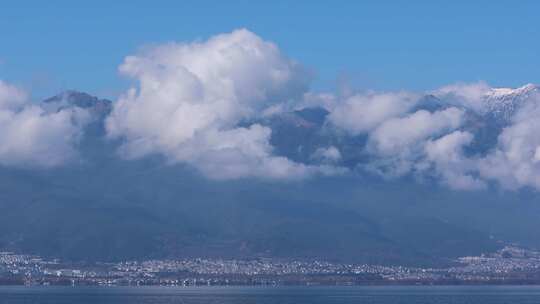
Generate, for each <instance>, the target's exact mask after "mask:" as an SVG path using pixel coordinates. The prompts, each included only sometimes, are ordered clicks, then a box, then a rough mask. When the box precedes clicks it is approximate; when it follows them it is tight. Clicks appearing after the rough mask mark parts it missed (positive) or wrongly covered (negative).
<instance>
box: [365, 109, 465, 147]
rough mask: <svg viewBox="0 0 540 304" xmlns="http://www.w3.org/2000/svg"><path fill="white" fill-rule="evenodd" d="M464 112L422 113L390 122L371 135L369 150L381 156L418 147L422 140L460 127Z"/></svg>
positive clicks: (451, 110)
mask: <svg viewBox="0 0 540 304" xmlns="http://www.w3.org/2000/svg"><path fill="white" fill-rule="evenodd" d="M463 114H464V112H463V111H462V110H460V109H457V108H448V109H445V110H442V111H437V112H433V113H430V112H428V111H425V110H420V111H417V112H415V113H412V114H410V115H408V116H405V117H401V118H392V119H388V120H387V121H385V122H384V123H382V124H381V125H380V126H379V127H377V128H376V129H375V130H373V132H371V133H370V135H369V142H368V149H370V150H371V151H373V152H375V153H377V154H379V155H395V154H398V153H403V152H404V151H407V150H410V149H414V148H416V147H417V143H418V142H419V141H422V140H425V139H427V138H429V137H431V136H436V135H440V134H442V133H444V132H447V131H451V130H454V129H456V128H458V127H459V126H460V125H461V124H462V122H463Z"/></svg>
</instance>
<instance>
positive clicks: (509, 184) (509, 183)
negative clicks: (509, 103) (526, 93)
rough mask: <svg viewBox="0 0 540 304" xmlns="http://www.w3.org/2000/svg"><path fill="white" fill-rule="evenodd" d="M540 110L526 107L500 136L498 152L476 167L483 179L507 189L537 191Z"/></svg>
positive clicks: (535, 105) (536, 106)
mask: <svg viewBox="0 0 540 304" xmlns="http://www.w3.org/2000/svg"><path fill="white" fill-rule="evenodd" d="M538 134H540V107H539V105H538V104H529V105H528V106H527V107H525V108H523V109H522V110H521V111H519V112H518V113H517V114H516V116H515V117H514V121H513V124H512V125H511V126H509V127H507V128H505V129H504V130H503V131H502V133H501V134H500V135H499V138H498V144H497V148H496V149H494V150H493V151H492V152H491V153H490V154H489V155H487V156H486V157H485V158H484V159H482V160H481V162H480V163H479V170H480V173H481V175H482V176H483V177H485V178H488V179H494V180H496V181H498V182H499V183H500V184H502V185H503V186H504V187H506V188H509V189H517V188H520V187H523V186H530V187H534V188H536V189H540V163H539V161H538V155H539V151H540V150H539V149H540V137H539V136H538Z"/></svg>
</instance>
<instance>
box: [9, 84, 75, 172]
mask: <svg viewBox="0 0 540 304" xmlns="http://www.w3.org/2000/svg"><path fill="white" fill-rule="evenodd" d="M80 133H81V125H80V124H79V123H77V122H75V121H74V120H73V112H72V111H70V110H64V111H58V112H47V111H45V110H44V109H43V108H41V107H39V106H38V105H34V104H32V103H30V102H29V101H28V96H27V94H26V93H25V92H24V91H23V90H21V89H19V88H17V87H15V86H12V85H10V84H7V83H5V82H2V81H0V164H1V165H4V166H19V167H33V166H39V167H51V166H56V165H60V164H62V163H64V162H66V161H68V160H69V159H71V158H72V157H73V156H74V155H75V154H76V151H75V148H74V145H75V144H76V141H77V138H78V136H79V134H80Z"/></svg>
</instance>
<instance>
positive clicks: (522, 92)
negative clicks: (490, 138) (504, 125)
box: [484, 83, 540, 121]
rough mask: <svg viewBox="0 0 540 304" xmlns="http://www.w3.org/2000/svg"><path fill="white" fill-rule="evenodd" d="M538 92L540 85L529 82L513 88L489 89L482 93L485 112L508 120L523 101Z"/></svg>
mask: <svg viewBox="0 0 540 304" xmlns="http://www.w3.org/2000/svg"><path fill="white" fill-rule="evenodd" d="M539 93H540V86H538V85H534V84H531V83H529V84H526V85H524V86H522V87H519V88H515V89H512V88H493V89H490V90H489V91H487V92H486V93H485V95H484V103H485V110H486V113H487V114H489V115H492V116H493V117H496V118H498V119H502V120H504V121H508V120H510V119H511V117H512V116H513V114H514V113H515V112H516V111H517V110H518V109H519V107H521V105H523V103H525V102H527V101H528V100H530V98H531V97H532V96H533V95H534V94H539Z"/></svg>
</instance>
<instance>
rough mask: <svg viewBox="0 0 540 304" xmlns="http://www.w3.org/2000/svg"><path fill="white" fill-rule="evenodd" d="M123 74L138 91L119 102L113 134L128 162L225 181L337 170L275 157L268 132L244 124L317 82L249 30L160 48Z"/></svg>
mask: <svg viewBox="0 0 540 304" xmlns="http://www.w3.org/2000/svg"><path fill="white" fill-rule="evenodd" d="M120 71H121V73H123V74H124V75H127V76H130V77H132V78H134V79H136V80H137V81H138V87H136V88H132V89H130V90H129V91H128V92H127V93H126V94H124V95H123V96H122V97H121V98H120V99H119V100H118V101H117V102H116V104H115V105H114V109H113V112H112V114H111V115H110V117H109V118H108V119H107V130H108V134H109V136H111V137H116V138H122V139H123V140H124V144H123V145H122V147H121V150H120V151H121V152H122V155H124V156H125V157H127V158H138V157H143V156H145V155H148V154H154V153H157V154H161V155H164V156H165V157H166V158H167V159H168V160H169V161H170V162H172V163H188V164H191V165H192V166H194V167H196V168H198V169H199V170H200V171H201V172H203V173H204V174H205V175H206V176H209V177H212V178H218V179H227V178H239V177H249V176H257V177H267V178H300V177H304V176H306V175H310V174H313V173H316V172H321V171H323V173H331V172H330V171H332V170H331V168H324V169H323V168H315V167H310V166H306V165H303V164H299V163H295V162H293V161H290V160H289V159H287V158H284V157H277V156H274V155H273V154H272V146H271V145H270V143H269V140H270V134H271V130H270V129H269V128H267V127H264V126H261V125H257V124H255V125H251V126H249V127H245V126H244V127H240V126H239V124H240V123H241V122H242V121H245V120H248V119H250V118H254V117H257V116H260V115H263V113H264V110H265V109H269V108H270V109H271V110H269V111H270V112H272V111H274V110H276V109H277V110H279V104H280V103H287V102H290V101H291V100H295V99H300V98H301V97H302V95H303V94H304V93H305V92H306V90H307V84H308V83H307V82H308V80H309V78H310V77H309V75H307V74H306V72H305V70H304V69H303V68H302V67H301V66H300V65H298V64H297V63H295V62H294V61H292V60H290V59H288V58H287V57H286V56H284V55H283V54H282V53H281V52H280V51H279V49H278V48H277V47H276V46H275V45H274V44H272V43H270V42H267V41H264V40H262V39H261V38H259V37H258V36H256V35H255V34H253V33H251V32H249V31H247V30H237V31H234V32H232V33H229V34H222V35H218V36H215V37H213V38H210V39H209V40H207V41H204V42H195V43H189V44H177V43H170V44H167V45H161V46H157V47H153V48H150V49H147V50H146V51H145V52H143V53H141V54H138V55H135V56H128V57H127V58H126V59H125V62H124V63H123V64H122V65H121V67H120ZM272 107H274V108H272Z"/></svg>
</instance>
